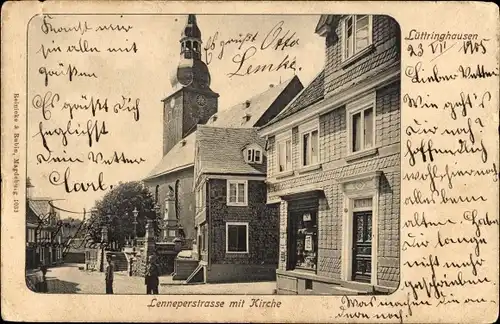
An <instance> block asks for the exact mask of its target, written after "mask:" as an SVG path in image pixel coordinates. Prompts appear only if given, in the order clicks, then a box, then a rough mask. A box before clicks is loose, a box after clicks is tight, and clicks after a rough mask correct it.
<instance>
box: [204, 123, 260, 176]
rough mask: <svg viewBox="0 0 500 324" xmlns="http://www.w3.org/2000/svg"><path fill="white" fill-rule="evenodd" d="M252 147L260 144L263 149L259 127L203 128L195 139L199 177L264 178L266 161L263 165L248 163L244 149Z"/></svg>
mask: <svg viewBox="0 0 500 324" xmlns="http://www.w3.org/2000/svg"><path fill="white" fill-rule="evenodd" d="M221 143H223V145H221ZM251 144H258V145H260V146H261V147H262V149H263V150H264V147H265V140H264V139H263V138H261V137H260V136H259V134H258V128H226V127H225V128H221V127H211V126H205V125H200V126H199V127H198V131H197V136H196V147H197V150H198V156H197V160H196V170H197V174H208V173H212V174H213V173H217V174H245V175H265V174H266V161H265V158H264V161H263V162H262V163H260V164H259V163H247V162H245V158H244V155H243V153H244V151H243V150H244V148H245V147H246V146H248V145H251ZM263 153H264V152H263Z"/></svg>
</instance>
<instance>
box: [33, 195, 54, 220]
mask: <svg viewBox="0 0 500 324" xmlns="http://www.w3.org/2000/svg"><path fill="white" fill-rule="evenodd" d="M49 201H50V199H48V198H31V199H30V200H29V206H30V208H31V210H32V211H33V212H34V213H35V215H36V216H38V217H40V218H45V217H47V216H48V215H49V213H50V211H51V207H50V205H49Z"/></svg>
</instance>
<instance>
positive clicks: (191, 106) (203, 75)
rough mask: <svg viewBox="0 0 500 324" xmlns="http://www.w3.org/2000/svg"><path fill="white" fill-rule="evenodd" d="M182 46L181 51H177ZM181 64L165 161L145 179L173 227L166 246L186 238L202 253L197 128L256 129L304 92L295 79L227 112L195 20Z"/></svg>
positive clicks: (169, 101) (166, 117)
mask: <svg viewBox="0 0 500 324" xmlns="http://www.w3.org/2000/svg"><path fill="white" fill-rule="evenodd" d="M176 46H177V45H176ZM180 47H181V48H180V53H181V54H180V62H179V64H178V66H177V67H176V68H175V70H174V73H173V74H172V79H171V83H172V88H173V93H172V94H171V95H169V96H168V97H166V98H165V99H164V100H163V125H164V126H163V127H164V128H163V144H162V145H163V158H162V159H161V161H160V162H159V163H158V164H157V165H156V166H155V167H154V168H153V170H152V171H151V172H150V173H149V175H148V176H147V177H146V178H145V179H144V182H145V184H146V185H147V186H148V187H149V189H150V191H151V192H152V193H153V194H154V196H155V199H156V202H157V203H158V204H159V205H160V206H161V210H160V212H161V215H162V217H163V219H164V220H165V222H166V223H168V224H170V225H169V226H168V229H166V230H165V231H164V237H163V240H165V241H171V240H173V239H174V238H175V237H177V236H179V235H180V236H184V238H185V242H186V245H187V246H188V247H193V249H194V251H197V247H196V242H197V229H196V228H195V214H196V213H197V212H198V211H199V210H197V207H196V204H195V193H194V191H193V180H194V163H195V155H196V154H195V147H194V143H195V140H196V136H197V135H196V134H197V125H211V126H214V127H233V128H251V127H259V126H263V125H264V124H266V123H267V122H269V121H270V120H271V119H273V118H274V117H275V116H276V115H278V113H279V112H281V111H282V110H283V108H285V106H286V105H287V104H288V103H289V102H290V101H291V100H292V99H293V98H294V97H295V96H296V95H297V94H298V93H299V92H300V91H301V90H302V89H303V85H302V83H301V82H300V80H299V79H298V77H293V78H292V79H290V80H287V81H285V82H283V83H280V84H278V85H270V86H269V88H268V89H267V90H266V91H264V92H263V93H260V94H258V95H256V96H254V97H252V98H249V99H247V100H244V101H242V102H241V103H239V104H237V105H235V106H233V107H230V108H227V109H223V110H219V109H218V97H219V95H218V94H217V93H216V92H214V91H213V90H211V89H210V72H209V70H208V67H207V66H206V64H205V63H204V62H203V61H202V60H201V53H200V48H201V32H200V28H199V27H198V24H197V21H196V17H195V15H189V16H188V19H187V24H186V26H185V28H184V29H183V30H182V33H181V39H180ZM168 197H173V199H174V208H175V213H174V215H175V219H172V213H170V216H171V217H170V218H169V219H168V215H169V213H168V204H169V202H168V199H167V198H168Z"/></svg>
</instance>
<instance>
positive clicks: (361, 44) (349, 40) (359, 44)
mask: <svg viewBox="0 0 500 324" xmlns="http://www.w3.org/2000/svg"><path fill="white" fill-rule="evenodd" d="M371 44H372V16H370V15H351V16H348V17H347V18H345V19H344V20H343V41H342V48H343V50H342V56H343V60H344V61H345V60H349V59H351V58H352V57H354V56H356V55H358V54H360V53H361V52H363V50H365V49H366V48H368V47H369V46H370V45H371Z"/></svg>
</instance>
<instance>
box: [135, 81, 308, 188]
mask: <svg viewBox="0 0 500 324" xmlns="http://www.w3.org/2000/svg"><path fill="white" fill-rule="evenodd" d="M296 83H300V80H299V79H298V77H297V76H294V77H293V78H291V79H289V80H287V81H285V82H282V83H280V84H278V85H274V86H273V87H269V88H268V89H267V90H266V91H264V92H262V93H260V94H258V95H255V96H253V97H251V98H250V99H248V100H245V101H243V102H241V103H239V104H237V105H234V106H232V107H231V108H228V109H224V110H220V111H218V112H217V113H215V114H214V115H213V116H212V117H210V119H209V120H208V122H207V126H212V127H229V128H251V127H255V125H256V123H257V122H258V121H259V120H260V119H261V118H262V116H263V115H264V114H265V113H266V112H267V111H268V110H269V108H270V107H271V105H273V103H274V102H275V101H276V100H277V99H278V97H279V96H280V95H281V94H282V93H283V92H284V91H285V89H287V87H288V86H289V85H291V86H296ZM300 87H302V84H301V83H300ZM198 127H199V126H198ZM197 133H198V132H197V131H195V132H193V133H191V134H190V135H188V136H186V138H184V140H185V143H184V144H183V142H182V141H180V142H179V143H177V144H176V145H175V146H174V147H173V148H172V149H171V150H170V151H169V152H168V153H167V154H165V156H163V158H162V159H161V161H160V163H158V164H157V165H156V166H155V167H154V168H153V170H152V171H151V172H150V173H149V175H148V176H147V177H146V178H145V179H144V180H151V179H154V178H156V177H159V176H162V175H165V174H169V173H172V172H175V171H179V170H183V169H185V168H188V167H191V166H193V165H194V158H195V152H194V141H195V138H196V136H197V135H196V134H197Z"/></svg>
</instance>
